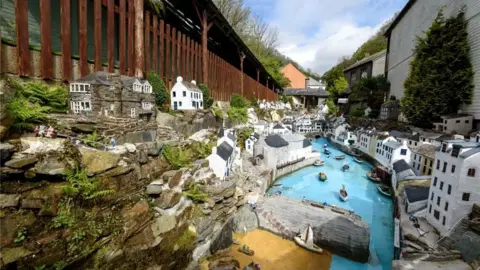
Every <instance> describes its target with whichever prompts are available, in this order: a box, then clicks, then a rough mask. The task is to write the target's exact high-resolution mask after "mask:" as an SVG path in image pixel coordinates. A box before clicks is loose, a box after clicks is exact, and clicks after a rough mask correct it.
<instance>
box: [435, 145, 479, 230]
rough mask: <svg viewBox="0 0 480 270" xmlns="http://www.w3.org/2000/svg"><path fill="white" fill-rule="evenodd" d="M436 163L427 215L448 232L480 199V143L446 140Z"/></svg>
mask: <svg viewBox="0 0 480 270" xmlns="http://www.w3.org/2000/svg"><path fill="white" fill-rule="evenodd" d="M434 166H435V169H434V171H433V175H432V176H433V179H432V182H431V184H430V196H429V199H428V212H427V216H426V218H427V221H428V222H429V223H430V224H432V225H433V226H434V227H435V228H436V229H437V230H438V231H439V232H440V234H441V235H445V234H447V233H448V232H449V231H450V229H452V228H453V227H454V226H455V224H457V222H458V221H459V220H461V219H463V218H464V217H466V216H467V215H468V214H470V212H471V211H472V205H473V204H474V203H479V202H480V143H476V142H471V141H465V140H447V141H443V142H442V145H441V146H440V148H439V149H438V150H437V152H436V153H435V162H434Z"/></svg>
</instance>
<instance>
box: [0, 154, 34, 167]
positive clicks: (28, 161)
mask: <svg viewBox="0 0 480 270" xmlns="http://www.w3.org/2000/svg"><path fill="white" fill-rule="evenodd" d="M37 161H38V158H36V157H26V158H18V159H11V160H9V161H7V162H5V166H7V167H10V168H14V169H23V168H26V167H28V166H30V165H33V164H35V163H37Z"/></svg>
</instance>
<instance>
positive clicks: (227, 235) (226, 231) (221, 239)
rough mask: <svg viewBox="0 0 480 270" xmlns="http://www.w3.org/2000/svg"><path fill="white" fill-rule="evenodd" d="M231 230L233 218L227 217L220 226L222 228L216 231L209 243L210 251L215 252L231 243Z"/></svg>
mask: <svg viewBox="0 0 480 270" xmlns="http://www.w3.org/2000/svg"><path fill="white" fill-rule="evenodd" d="M232 232H233V219H229V220H228V221H227V222H226V223H225V224H224V225H223V227H222V229H221V230H220V231H219V232H218V233H216V234H215V235H214V236H213V238H212V244H211V245H210V252H211V253H212V254H214V253H215V252H217V251H219V250H222V249H226V248H228V247H230V246H231V245H232V244H233V238H232Z"/></svg>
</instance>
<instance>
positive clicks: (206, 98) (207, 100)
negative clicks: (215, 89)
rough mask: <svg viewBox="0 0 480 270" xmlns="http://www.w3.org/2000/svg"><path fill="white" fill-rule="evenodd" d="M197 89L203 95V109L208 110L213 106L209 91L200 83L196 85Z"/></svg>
mask: <svg viewBox="0 0 480 270" xmlns="http://www.w3.org/2000/svg"><path fill="white" fill-rule="evenodd" d="M198 88H200V90H202V94H203V108H204V109H208V108H210V107H212V105H213V98H211V97H210V89H209V88H208V86H207V85H205V84H203V83H201V84H199V85H198Z"/></svg>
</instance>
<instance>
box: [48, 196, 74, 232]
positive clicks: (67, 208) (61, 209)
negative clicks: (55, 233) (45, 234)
mask: <svg viewBox="0 0 480 270" xmlns="http://www.w3.org/2000/svg"><path fill="white" fill-rule="evenodd" d="M71 200H72V199H71V198H68V199H65V200H62V201H61V202H60V203H59V204H58V213H57V216H56V217H54V218H53V219H52V224H51V226H52V227H53V228H55V229H58V228H61V227H63V228H69V227H71V226H72V225H73V224H75V221H76V219H75V216H74V215H73V213H72V205H71Z"/></svg>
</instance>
